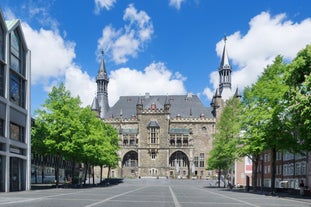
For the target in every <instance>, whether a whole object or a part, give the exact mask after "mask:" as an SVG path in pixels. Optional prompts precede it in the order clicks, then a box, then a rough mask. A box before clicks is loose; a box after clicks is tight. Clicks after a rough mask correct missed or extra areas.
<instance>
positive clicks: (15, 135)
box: [10, 123, 20, 141]
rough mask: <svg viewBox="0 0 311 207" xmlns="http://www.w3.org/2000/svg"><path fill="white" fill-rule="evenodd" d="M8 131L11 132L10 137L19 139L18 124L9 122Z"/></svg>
mask: <svg viewBox="0 0 311 207" xmlns="http://www.w3.org/2000/svg"><path fill="white" fill-rule="evenodd" d="M10 132H11V136H10V137H11V139H14V140H17V141H19V137H20V131H19V126H18V125H15V124H12V123H10Z"/></svg>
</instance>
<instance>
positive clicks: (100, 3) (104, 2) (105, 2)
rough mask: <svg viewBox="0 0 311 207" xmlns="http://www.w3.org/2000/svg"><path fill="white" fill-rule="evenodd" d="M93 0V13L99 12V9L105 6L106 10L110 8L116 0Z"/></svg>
mask: <svg viewBox="0 0 311 207" xmlns="http://www.w3.org/2000/svg"><path fill="white" fill-rule="evenodd" d="M94 2H95V11H94V12H95V14H99V13H100V11H101V10H102V9H103V8H105V9H106V10H110V9H111V8H112V7H113V6H114V4H115V3H116V2H117V0H94Z"/></svg>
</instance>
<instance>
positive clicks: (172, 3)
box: [169, 0, 186, 10]
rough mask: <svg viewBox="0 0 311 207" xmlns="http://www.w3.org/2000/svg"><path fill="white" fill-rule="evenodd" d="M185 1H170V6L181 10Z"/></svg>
mask: <svg viewBox="0 0 311 207" xmlns="http://www.w3.org/2000/svg"><path fill="white" fill-rule="evenodd" d="M185 1H186V0H169V5H170V6H171V7H174V8H176V9H177V10H179V9H180V7H181V4H182V3H183V2H185Z"/></svg>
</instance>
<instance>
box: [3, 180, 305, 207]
mask: <svg viewBox="0 0 311 207" xmlns="http://www.w3.org/2000/svg"><path fill="white" fill-rule="evenodd" d="M212 185H213V182H212V181H208V180H170V179H155V178H148V179H146V178H145V179H126V180H124V182H123V183H121V184H119V185H114V186H109V187H94V188H81V189H70V188H67V189H63V188H59V189H47V190H33V191H24V192H14V193H13V192H12V193H1V194H0V207H2V206H5V207H13V206H14V207H25V206H32V207H43V206H44V207H65V206H75V207H101V206H109V207H123V206H124V207H140V206H141V207H149V206H157V207H159V206H163V207H200V206H202V207H203V206H204V207H210V206H211V207H212V206H213V207H248V206H251V207H259V206H265V207H281V206H282V207H311V200H310V199H305V198H291V197H277V196H265V195H260V194H253V193H245V192H237V191H230V190H227V189H223V188H220V189H218V188H211V186H212Z"/></svg>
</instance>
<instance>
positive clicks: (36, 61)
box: [22, 23, 76, 84]
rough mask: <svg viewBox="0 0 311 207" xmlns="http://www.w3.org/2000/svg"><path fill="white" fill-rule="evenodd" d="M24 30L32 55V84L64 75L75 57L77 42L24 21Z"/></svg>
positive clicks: (45, 81)
mask: <svg viewBox="0 0 311 207" xmlns="http://www.w3.org/2000/svg"><path fill="white" fill-rule="evenodd" d="M22 26H23V31H24V34H25V37H26V39H27V44H28V47H29V48H30V49H31V55H32V62H31V65H32V71H31V72H32V73H31V75H32V76H31V78H32V84H36V83H41V84H42V83H47V82H49V80H50V79H55V78H56V79H58V78H60V77H62V76H64V74H65V71H66V69H67V68H69V67H71V65H72V64H73V63H72V61H73V59H74V58H75V56H76V54H75V43H73V42H70V41H65V40H64V39H63V38H62V37H61V36H60V35H59V34H58V33H57V32H55V31H52V30H45V29H42V28H41V29H40V30H34V29H32V28H31V27H30V26H29V25H28V24H27V23H23V24H22Z"/></svg>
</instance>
